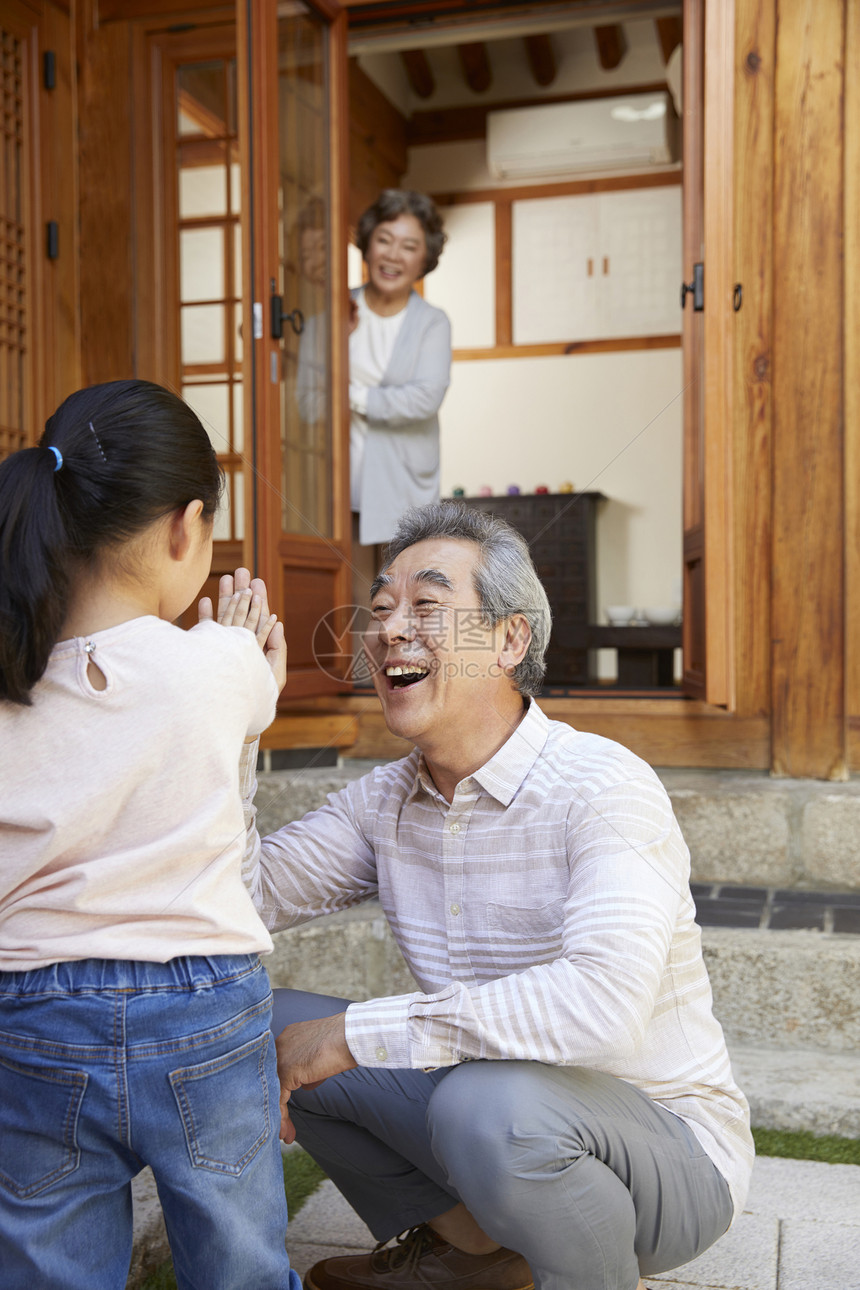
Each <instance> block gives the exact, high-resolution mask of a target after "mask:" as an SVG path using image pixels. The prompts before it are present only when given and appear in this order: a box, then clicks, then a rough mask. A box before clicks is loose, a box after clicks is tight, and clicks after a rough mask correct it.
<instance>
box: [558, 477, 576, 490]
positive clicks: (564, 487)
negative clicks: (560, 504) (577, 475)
mask: <svg viewBox="0 0 860 1290" xmlns="http://www.w3.org/2000/svg"><path fill="white" fill-rule="evenodd" d="M558 491H559V492H560V493H572V492H573V484H572V483H571V482H570V480H569V479H566V480H565V481H564V483H563V484H559V486H558Z"/></svg>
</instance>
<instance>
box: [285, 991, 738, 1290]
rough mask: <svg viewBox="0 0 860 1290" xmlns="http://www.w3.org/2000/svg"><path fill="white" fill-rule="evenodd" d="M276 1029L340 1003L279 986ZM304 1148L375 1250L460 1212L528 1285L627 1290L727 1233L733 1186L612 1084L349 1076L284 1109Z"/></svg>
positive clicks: (523, 1071) (589, 1075)
mask: <svg viewBox="0 0 860 1290" xmlns="http://www.w3.org/2000/svg"><path fill="white" fill-rule="evenodd" d="M274 994H275V1005H274V1015H273V1020H272V1029H273V1031H274V1033H275V1034H276V1035H277V1034H278V1033H279V1032H280V1031H281V1030H282V1029H283V1028H284V1026H286V1025H288V1024H289V1023H290V1022H292V1021H302V1020H304V1019H305V1018H309V1017H326V1016H331V1015H332V1014H333V1013H335V1012H342V1011H343V1009H344V1008H345V1006H346V1004H347V1002H348V1000H346V999H335V998H331V997H327V996H323V995H313V994H306V993H304V992H302V991H298V990H275V992H274ZM290 1113H291V1116H292V1119H293V1123H294V1124H295V1127H296V1135H297V1138H298V1141H299V1143H300V1144H301V1146H302V1147H303V1148H304V1149H305V1150H306V1151H307V1152H308V1153H309V1154H310V1155H311V1156H313V1158H314V1159H315V1160H316V1161H317V1163H318V1164H319V1165H320V1166H321V1167H322V1168H323V1169H324V1170H325V1172H326V1173H327V1174H328V1176H329V1177H330V1178H331V1179H332V1180H333V1181H334V1183H335V1184H336V1186H337V1187H338V1189H339V1190H340V1191H341V1192H342V1193H343V1195H344V1196H345V1197H346V1199H347V1200H348V1201H349V1203H350V1205H352V1207H353V1209H354V1210H355V1211H356V1212H357V1213H358V1214H359V1215H360V1216H361V1218H362V1219H363V1220H364V1222H365V1223H366V1224H367V1226H368V1227H369V1228H370V1230H371V1231H372V1232H373V1234H374V1236H375V1237H376V1238H377V1240H379V1241H387V1240H389V1239H390V1238H391V1237H392V1236H395V1235H397V1234H398V1233H400V1232H403V1231H405V1230H406V1229H407V1228H409V1227H413V1226H415V1225H416V1224H418V1223H423V1222H426V1221H427V1220H428V1219H432V1218H435V1217H436V1216H438V1215H439V1214H442V1213H444V1212H445V1211H446V1210H449V1209H451V1208H452V1207H453V1206H454V1205H456V1204H457V1202H458V1201H462V1202H463V1204H464V1205H465V1206H466V1208H467V1209H468V1210H469V1212H470V1213H471V1214H472V1215H473V1217H474V1218H475V1219H476V1221H477V1222H478V1224H479V1225H480V1227H481V1228H483V1230H484V1231H485V1232H486V1233H487V1235H488V1236H490V1237H492V1239H493V1240H495V1241H498V1242H499V1243H500V1244H501V1245H504V1246H506V1247H507V1248H508V1249H512V1250H516V1251H517V1252H518V1253H520V1254H522V1255H523V1256H524V1257H525V1259H526V1260H527V1262H528V1264H529V1267H530V1268H531V1271H532V1276H533V1277H534V1282H535V1286H536V1287H537V1290H636V1285H637V1283H638V1281H639V1278H640V1276H647V1275H649V1274H654V1273H658V1272H668V1271H669V1270H670V1269H672V1268H676V1267H679V1266H680V1265H681V1264H683V1263H688V1262H689V1261H690V1259H693V1258H695V1257H696V1255H698V1254H700V1253H701V1252H702V1251H703V1250H705V1249H707V1248H708V1246H709V1245H712V1244H713V1242H714V1241H715V1240H717V1238H718V1237H719V1236H721V1235H722V1234H723V1232H724V1231H725V1230H726V1228H727V1227H728V1225H729V1222H730V1221H731V1217H732V1202H731V1197H730V1194H729V1188H728V1185H727V1183H726V1181H725V1179H724V1178H723V1177H722V1175H721V1174H720V1173H719V1171H718V1170H717V1168H716V1167H715V1166H714V1165H713V1163H712V1162H711V1160H710V1159H709V1157H708V1156H707V1155H706V1154H705V1152H704V1151H703V1150H702V1148H701V1146H700V1145H699V1143H698V1141H697V1139H696V1137H695V1135H694V1134H693V1133H692V1132H691V1130H690V1129H688V1128H687V1126H686V1125H685V1124H684V1123H683V1122H682V1121H681V1120H679V1119H678V1118H677V1117H676V1116H674V1115H672V1114H671V1113H670V1112H669V1111H666V1110H665V1109H664V1108H663V1107H661V1106H658V1105H657V1104H656V1103H654V1102H652V1101H651V1099H650V1098H649V1097H647V1096H646V1094H644V1093H642V1092H641V1091H640V1090H639V1089H637V1088H634V1087H633V1086H632V1085H631V1084H627V1083H625V1082H624V1081H623V1080H620V1079H616V1078H615V1077H614V1076H612V1075H604V1074H601V1073H600V1072H597V1071H591V1070H587V1069H585V1068H584V1067H575V1066H546V1065H543V1064H541V1063H539V1062H523V1061H469V1062H464V1063H463V1064H461V1065H459V1066H452V1067H446V1068H444V1069H440V1070H435V1071H430V1072H427V1071H420V1070H381V1069H370V1068H367V1067H359V1068H357V1069H356V1070H351V1071H346V1072H344V1074H342V1075H338V1076H336V1077H334V1078H332V1079H328V1080H326V1081H325V1082H324V1083H323V1084H321V1085H320V1086H319V1087H318V1088H316V1089H302V1090H299V1091H297V1092H295V1093H293V1094H292V1096H291V1098H290Z"/></svg>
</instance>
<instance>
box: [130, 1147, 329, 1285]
mask: <svg viewBox="0 0 860 1290" xmlns="http://www.w3.org/2000/svg"><path fill="white" fill-rule="evenodd" d="M283 1164H284V1191H285V1192H286V1193H287V1209H288V1210H289V1214H290V1218H295V1216H296V1214H298V1212H299V1210H300V1209H301V1208H302V1206H303V1205H304V1203H305V1201H306V1200H307V1199H308V1198H309V1197H310V1196H313V1194H314V1192H315V1191H316V1189H317V1188H318V1187H319V1185H320V1183H321V1182H324V1181H325V1174H324V1173H323V1171H322V1169H320V1167H319V1165H318V1164H317V1163H316V1161H315V1160H313V1159H311V1157H310V1156H309V1155H308V1153H307V1152H306V1151H301V1150H300V1149H299V1148H297V1147H295V1148H293V1150H292V1151H287V1152H286V1153H285V1155H284V1158H283ZM141 1290H176V1277H175V1276H174V1275H173V1262H172V1260H170V1259H167V1260H166V1261H165V1262H164V1263H162V1264H161V1266H160V1267H159V1268H156V1270H155V1271H154V1272H151V1273H150V1274H149V1276H148V1277H147V1278H146V1280H145V1281H144V1283H143V1286H142V1287H141Z"/></svg>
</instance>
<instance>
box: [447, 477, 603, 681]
mask: <svg viewBox="0 0 860 1290" xmlns="http://www.w3.org/2000/svg"><path fill="white" fill-rule="evenodd" d="M603 500H604V494H603V493H540V494H526V495H522V496H519V497H517V496H514V497H509V496H505V497H464V498H463V501H464V502H465V503H466V504H467V505H468V506H474V507H476V508H478V509H479V510H483V511H492V513H493V514H494V515H499V516H501V518H502V519H504V520H507V522H508V523H509V524H510V525H511V526H512V527H513V528H515V529H517V531H518V532H520V533H521V534H522V535H523V537H524V538H525V539H526V541H527V542H528V544H529V549H530V551H531V556H532V560H533V561H534V563H535V568H536V569H537V571H538V575H539V577H540V579H541V582H542V583H543V585H544V587H545V588H546V593H547V596H548V597H549V603H550V607H551V609H552V636H551V637H550V643H549V649H548V650H547V656H546V658H547V670H546V678H545V684H546V685H590V684H593V682H594V680H595V675H594V673H595V664H594V659H595V653H594V650H593V649H589V648H588V635H587V627H588V624H589V623H593V622H594V621H595V619H596V616H597V613H596V611H597V605H596V576H595V537H594V534H595V521H596V517H597V506H598V503H599V502H601V501H603Z"/></svg>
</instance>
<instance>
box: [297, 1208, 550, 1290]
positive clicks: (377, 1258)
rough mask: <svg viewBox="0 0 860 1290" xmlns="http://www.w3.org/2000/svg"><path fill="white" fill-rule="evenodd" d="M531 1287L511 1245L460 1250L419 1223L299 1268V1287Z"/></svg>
mask: <svg viewBox="0 0 860 1290" xmlns="http://www.w3.org/2000/svg"><path fill="white" fill-rule="evenodd" d="M413 1286H427V1287H432V1290H534V1285H533V1282H532V1275H531V1272H530V1271H529V1265H528V1264H527V1263H526V1261H525V1259H524V1258H523V1257H522V1255H520V1254H514V1252H513V1251H512V1250H496V1251H495V1252H494V1253H493V1254H464V1253H463V1251H462V1250H458V1249H455V1247H454V1246H453V1245H449V1244H448V1242H447V1241H443V1240H442V1238H441V1236H437V1235H436V1233H435V1232H434V1231H433V1229H432V1228H431V1227H428V1226H427V1224H426V1223H422V1224H421V1226H420V1227H413V1228H410V1230H409V1231H408V1232H405V1233H404V1234H403V1235H402V1236H398V1238H397V1242H396V1244H395V1245H385V1246H382V1245H377V1247H376V1249H375V1250H374V1251H373V1253H372V1254H346V1255H343V1256H341V1257H340V1258H337V1259H323V1260H322V1262H321V1263H315V1264H314V1266H313V1267H312V1268H311V1269H310V1271H309V1272H307V1273H306V1274H305V1290H411V1288H412V1287H413Z"/></svg>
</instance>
